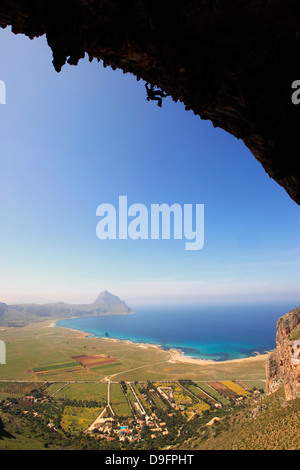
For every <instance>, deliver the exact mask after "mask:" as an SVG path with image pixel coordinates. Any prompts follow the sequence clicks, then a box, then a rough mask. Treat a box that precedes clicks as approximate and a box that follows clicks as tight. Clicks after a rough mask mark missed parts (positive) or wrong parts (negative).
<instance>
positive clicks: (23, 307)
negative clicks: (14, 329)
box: [0, 291, 133, 326]
mask: <svg viewBox="0 0 300 470" xmlns="http://www.w3.org/2000/svg"><path fill="white" fill-rule="evenodd" d="M126 313H133V311H132V310H131V308H130V307H128V306H127V305H126V303H125V302H124V301H123V300H121V299H119V297H117V296H115V295H113V294H111V293H110V292H108V291H104V292H101V293H100V294H99V296H98V297H97V299H96V300H95V302H93V303H91V304H78V305H76V304H66V303H64V302H56V303H48V304H43V305H38V304H17V305H7V304H5V303H0V326H24V325H26V324H28V323H31V322H37V321H43V320H45V319H46V318H51V317H53V318H60V317H61V318H68V317H74V316H84V315H116V314H126Z"/></svg>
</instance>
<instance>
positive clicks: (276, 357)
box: [266, 307, 300, 400]
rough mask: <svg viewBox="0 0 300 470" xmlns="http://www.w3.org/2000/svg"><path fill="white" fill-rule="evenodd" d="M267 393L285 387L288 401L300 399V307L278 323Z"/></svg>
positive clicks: (267, 369) (268, 374) (268, 372)
mask: <svg viewBox="0 0 300 470" xmlns="http://www.w3.org/2000/svg"><path fill="white" fill-rule="evenodd" d="M266 378H267V382H266V393H273V392H275V391H276V390H277V389H278V388H279V387H280V386H282V385H284V389H285V395H286V399H287V400H292V399H293V398H300V307H298V308H296V309H295V310H292V311H290V312H289V313H287V314H286V315H284V316H283V317H281V318H279V320H278V322H277V335H276V349H275V351H274V352H272V353H271V354H270V356H269V358H268V360H267V362H266Z"/></svg>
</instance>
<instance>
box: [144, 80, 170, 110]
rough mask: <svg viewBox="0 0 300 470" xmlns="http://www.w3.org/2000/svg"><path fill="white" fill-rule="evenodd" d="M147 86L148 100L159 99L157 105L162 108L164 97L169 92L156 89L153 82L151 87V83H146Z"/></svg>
mask: <svg viewBox="0 0 300 470" xmlns="http://www.w3.org/2000/svg"><path fill="white" fill-rule="evenodd" d="M145 87H146V90H147V101H150V100H152V101H157V105H158V106H159V107H160V108H161V105H162V98H165V97H166V96H168V94H167V93H164V92H163V91H161V90H154V85H152V84H150V88H149V83H146V85H145Z"/></svg>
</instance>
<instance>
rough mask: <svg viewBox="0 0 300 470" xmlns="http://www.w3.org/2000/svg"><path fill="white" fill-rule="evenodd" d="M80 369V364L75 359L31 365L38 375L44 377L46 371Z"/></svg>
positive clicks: (72, 370) (55, 371) (63, 371)
mask: <svg viewBox="0 0 300 470" xmlns="http://www.w3.org/2000/svg"><path fill="white" fill-rule="evenodd" d="M79 369H81V365H79V364H78V363H77V362H76V361H63V362H55V363H45V364H38V366H37V367H33V368H32V371H33V372H34V373H35V374H37V375H39V376H40V377H45V376H46V375H47V373H50V374H51V373H53V372H54V373H57V372H62V373H65V372H74V371H77V370H79Z"/></svg>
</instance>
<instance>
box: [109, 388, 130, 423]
mask: <svg viewBox="0 0 300 470" xmlns="http://www.w3.org/2000/svg"><path fill="white" fill-rule="evenodd" d="M110 405H111V407H112V409H113V411H114V413H115V414H116V416H117V417H118V418H125V417H130V416H132V412H131V409H130V406H129V405H128V402H127V400H126V397H125V395H124V393H123V391H122V389H121V387H120V384H116V383H113V384H111V385H110Z"/></svg>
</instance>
